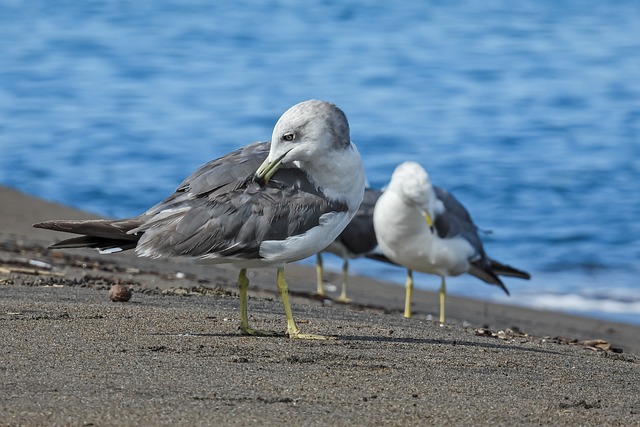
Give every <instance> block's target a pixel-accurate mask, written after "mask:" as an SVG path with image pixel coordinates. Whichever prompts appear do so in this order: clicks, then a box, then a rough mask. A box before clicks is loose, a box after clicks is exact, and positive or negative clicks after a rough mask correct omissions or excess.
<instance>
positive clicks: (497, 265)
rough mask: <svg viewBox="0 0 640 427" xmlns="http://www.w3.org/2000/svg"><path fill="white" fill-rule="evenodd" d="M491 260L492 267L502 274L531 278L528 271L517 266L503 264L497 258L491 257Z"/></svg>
mask: <svg viewBox="0 0 640 427" xmlns="http://www.w3.org/2000/svg"><path fill="white" fill-rule="evenodd" d="M489 261H490V268H491V269H492V270H493V271H494V272H495V273H496V274H499V275H500V276H507V277H517V278H519V279H525V280H529V279H531V275H530V274H529V273H527V272H526V271H523V270H518V269H517V268H514V267H511V266H510V265H507V264H502V263H501V262H499V261H496V260H495V259H490V260H489Z"/></svg>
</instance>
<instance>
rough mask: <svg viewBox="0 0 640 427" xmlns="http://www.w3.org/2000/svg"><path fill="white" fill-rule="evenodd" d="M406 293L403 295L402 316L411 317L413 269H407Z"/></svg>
mask: <svg viewBox="0 0 640 427" xmlns="http://www.w3.org/2000/svg"><path fill="white" fill-rule="evenodd" d="M405 288H406V295H405V297H404V317H407V318H409V317H411V298H412V297H413V271H411V270H407V283H406V284H405Z"/></svg>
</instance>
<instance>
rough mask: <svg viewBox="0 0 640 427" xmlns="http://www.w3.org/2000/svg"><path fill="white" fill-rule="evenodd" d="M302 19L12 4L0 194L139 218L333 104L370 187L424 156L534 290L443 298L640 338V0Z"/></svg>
mask: <svg viewBox="0 0 640 427" xmlns="http://www.w3.org/2000/svg"><path fill="white" fill-rule="evenodd" d="M305 3H306V4H305V5H304V6H301V5H299V2H294V1H280V2H278V1H272V2H262V3H261V5H256V4H254V3H253V2H243V1H236V2H208V1H187V2H185V1H167V0H154V1H136V2H120V1H108V2H107V1H105V2H98V1H84V2H68V1H65V2H63V1H50V0H48V1H30V2H21V1H4V2H2V3H1V4H0V150H1V155H0V184H4V185H8V186H11V187H15V188H17V189H20V190H23V191H25V192H27V193H29V194H33V195H36V196H40V197H43V198H45V199H48V200H54V201H57V202H60V203H64V204H69V205H72V206H75V207H78V208H81V209H85V210H89V211H92V212H95V213H99V214H102V215H105V216H110V217H122V216H130V215H135V214H138V213H140V212H142V211H144V210H145V209H146V208H147V207H149V206H150V205H152V204H154V203H155V202H156V201H158V200H159V199H161V198H163V197H164V196H166V195H167V194H168V193H170V192H171V191H173V189H174V188H175V187H176V185H177V184H178V183H179V182H180V181H181V180H182V179H183V178H184V177H185V176H187V175H188V174H189V173H190V172H191V171H193V170H194V169H195V168H196V167H197V166H198V165H200V164H202V163H204V162H205V161H207V160H209V159H212V158H215V157H218V156H220V155H223V154H225V153H226V152H228V151H230V150H231V149H233V148H236V147H238V146H240V145H245V144H247V143H250V142H252V141H256V140H264V139H268V138H269V137H270V135H271V129H272V126H273V125H274V123H275V121H276V120H277V118H278V117H279V115H280V114H281V113H282V112H283V111H284V110H286V109H287V108H288V107H289V106H291V105H293V104H295V103H297V102H299V101H301V100H304V99H309V98H320V99H325V100H330V101H332V102H335V103H336V104H338V105H339V106H340V107H342V109H343V110H344V111H345V112H346V114H347V116H348V117H349V120H350V123H351V128H352V138H353V140H354V141H355V142H356V143H357V144H358V146H359V148H360V151H361V153H362V154H363V157H364V161H365V165H366V171H367V174H368V179H369V181H370V183H371V184H372V185H373V186H376V187H380V186H383V185H384V184H386V182H387V181H388V179H389V177H390V174H391V172H392V170H393V168H394V167H395V166H396V165H397V164H398V163H400V162H401V161H404V160H407V159H412V160H417V161H419V162H420V163H421V164H422V165H423V166H425V167H426V168H427V170H428V171H429V172H430V175H431V177H432V180H433V181H434V182H435V183H436V184H438V185H441V186H443V187H445V188H448V189H450V190H452V192H453V193H454V194H455V195H456V196H457V197H458V198H459V199H460V200H461V201H463V203H464V204H465V205H466V206H467V207H468V208H469V210H470V211H471V213H472V215H473V217H474V219H475V221H476V222H477V223H478V225H480V226H481V227H482V228H484V229H490V230H492V231H493V233H492V234H490V235H487V236H485V239H484V240H485V242H486V244H485V246H486V249H487V251H488V252H489V254H490V255H491V256H493V257H494V258H497V259H499V260H501V261H504V262H507V263H509V264H512V265H515V266H517V267H520V268H523V269H525V270H528V271H530V272H531V273H532V274H533V277H534V278H533V280H532V281H531V282H523V281H519V280H511V279H507V286H508V287H509V288H510V290H511V294H512V295H511V297H506V296H505V295H503V294H502V292H501V291H500V290H499V289H498V288H496V287H489V286H485V285H483V284H482V283H481V282H479V281H478V280H476V279H474V278H471V277H469V276H466V277H461V278H455V279H451V280H450V281H449V285H450V286H449V290H450V292H451V293H453V294H459V295H470V296H473V297H477V298H482V299H487V300H495V301H505V302H509V303H513V304H522V305H528V306H535V307H546V308H551V309H559V310H564V311H569V312H573V313H580V314H584V315H587V316H594V317H599V318H603V319H609V320H618V321H623V322H630V323H634V324H640V284H639V283H638V282H639V280H638V277H639V275H640V262H639V261H640V243H639V242H638V237H640V225H639V224H640V222H639V221H638V219H639V218H640V191H639V188H640V184H639V183H640V136H639V135H640V54H639V53H640V5H639V4H638V3H637V2H635V1H631V0H630V1H611V2H601V1H587V0H585V1H536V2H511V1H454V2H444V1H443V2H439V1H436V2H423V1H405V2H382V3H380V2H366V4H365V3H363V2H349V1H347V2H343V1H341V2H338V1H310V2H305ZM427 3H428V4H427ZM0 202H1V201H0ZM326 258H327V262H328V263H329V264H330V266H331V267H333V268H335V269H339V267H340V260H338V259H336V258H331V257H329V256H327V257H326ZM308 262H311V261H308ZM352 267H353V270H354V271H355V272H358V273H362V274H369V275H373V276H376V277H383V278H388V279H389V280H393V281H395V282H397V283H398V284H403V283H404V272H403V271H402V270H399V269H393V268H389V267H385V266H383V265H379V264H376V263H373V262H353V263H352ZM417 281H418V284H419V286H421V287H424V288H427V289H436V287H437V286H438V283H439V280H438V279H437V278H435V277H432V276H418V277H417ZM399 292H402V291H401V290H400V289H399Z"/></svg>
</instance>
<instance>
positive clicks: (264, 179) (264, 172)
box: [253, 153, 287, 187]
mask: <svg viewBox="0 0 640 427" xmlns="http://www.w3.org/2000/svg"><path fill="white" fill-rule="evenodd" d="M286 155H287V153H284V154H283V155H282V156H280V157H278V158H277V159H276V160H275V161H273V162H270V161H269V157H267V158H266V159H264V162H262V164H261V165H260V167H259V168H258V170H257V171H256V173H255V175H254V176H253V179H254V181H256V182H257V183H258V184H260V186H261V187H264V186H265V185H267V183H268V182H269V180H270V179H271V177H272V176H273V175H274V174H275V173H276V172H277V171H278V168H280V166H282V159H283V158H284V156H286Z"/></svg>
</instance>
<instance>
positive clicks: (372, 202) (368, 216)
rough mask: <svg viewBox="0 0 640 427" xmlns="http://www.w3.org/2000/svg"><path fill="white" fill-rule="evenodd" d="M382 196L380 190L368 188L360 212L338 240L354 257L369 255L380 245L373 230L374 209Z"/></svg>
mask: <svg viewBox="0 0 640 427" xmlns="http://www.w3.org/2000/svg"><path fill="white" fill-rule="evenodd" d="M381 194H382V191H380V190H374V189H371V188H367V189H366V190H365V192H364V198H363V199H362V203H361V204H360V208H358V212H357V213H356V215H355V216H354V217H353V219H352V220H351V222H350V223H349V225H347V227H346V228H345V229H344V230H343V231H342V233H341V234H340V235H339V236H338V238H337V240H338V241H339V242H340V243H342V244H343V245H344V246H345V247H346V248H347V250H348V251H349V252H351V253H352V254H354V255H364V254H367V253H369V252H371V251H372V250H374V249H375V247H376V246H377V245H378V240H377V239H376V232H375V230H374V228H373V209H374V208H375V206H376V202H377V201H378V199H379V198H380V195H381Z"/></svg>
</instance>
